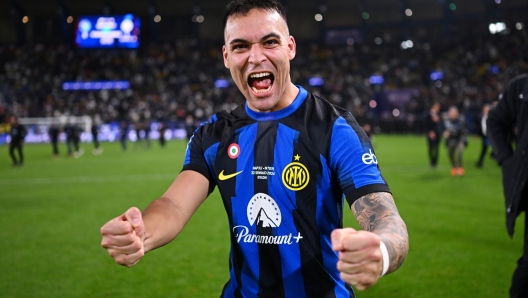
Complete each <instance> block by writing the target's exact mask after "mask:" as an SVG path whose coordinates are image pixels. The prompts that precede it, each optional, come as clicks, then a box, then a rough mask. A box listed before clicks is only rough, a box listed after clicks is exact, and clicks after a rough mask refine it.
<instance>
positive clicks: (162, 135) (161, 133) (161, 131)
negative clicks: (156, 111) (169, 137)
mask: <svg viewBox="0 0 528 298" xmlns="http://www.w3.org/2000/svg"><path fill="white" fill-rule="evenodd" d="M166 130H167V126H166V125H165V122H163V121H160V122H159V130H158V131H159V143H160V145H161V148H164V147H165V142H166V140H165V131H166Z"/></svg>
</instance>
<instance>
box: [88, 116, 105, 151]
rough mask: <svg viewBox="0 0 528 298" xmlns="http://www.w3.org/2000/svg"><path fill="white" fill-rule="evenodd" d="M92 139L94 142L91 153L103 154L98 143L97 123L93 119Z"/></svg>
mask: <svg viewBox="0 0 528 298" xmlns="http://www.w3.org/2000/svg"><path fill="white" fill-rule="evenodd" d="M91 132H92V141H93V143H94V148H93V150H92V154H93V155H101V154H103V148H102V147H100V145H99V127H98V126H97V123H96V122H95V119H93V121H92V127H91Z"/></svg>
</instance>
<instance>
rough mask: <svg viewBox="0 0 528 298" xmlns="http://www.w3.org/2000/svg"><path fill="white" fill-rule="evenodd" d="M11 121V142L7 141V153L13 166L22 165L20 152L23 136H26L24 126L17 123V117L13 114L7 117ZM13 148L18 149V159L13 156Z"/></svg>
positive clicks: (22, 156) (22, 159) (22, 158)
mask: <svg viewBox="0 0 528 298" xmlns="http://www.w3.org/2000/svg"><path fill="white" fill-rule="evenodd" d="M9 121H10V123H11V131H10V133H9V135H10V136H11V142H10V143H9V155H10V156H11V160H12V161H13V166H19V167H21V166H23V165H24V153H23V152H22V145H23V144H24V138H25V137H26V128H25V127H24V125H21V124H19V123H18V119H17V118H16V117H15V116H11V118H9ZM15 150H17V151H18V160H17V158H16V156H15Z"/></svg>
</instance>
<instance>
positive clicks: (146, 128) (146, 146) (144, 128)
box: [142, 118, 150, 149]
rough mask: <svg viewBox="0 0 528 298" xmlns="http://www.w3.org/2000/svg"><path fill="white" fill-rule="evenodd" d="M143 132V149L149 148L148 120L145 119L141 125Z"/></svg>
mask: <svg viewBox="0 0 528 298" xmlns="http://www.w3.org/2000/svg"><path fill="white" fill-rule="evenodd" d="M142 126H143V131H144V132H145V144H144V147H145V148H147V149H148V148H150V120H149V119H148V118H145V120H144V121H143V123H142Z"/></svg>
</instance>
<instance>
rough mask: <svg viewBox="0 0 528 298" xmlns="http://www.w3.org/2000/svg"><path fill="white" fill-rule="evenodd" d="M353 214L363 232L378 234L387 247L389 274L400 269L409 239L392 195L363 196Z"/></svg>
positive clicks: (356, 204) (379, 193) (353, 207)
mask: <svg viewBox="0 0 528 298" xmlns="http://www.w3.org/2000/svg"><path fill="white" fill-rule="evenodd" d="M352 212H354V215H355V216H356V219H357V221H358V223H359V225H360V226H361V228H362V229H363V230H366V231H369V232H373V233H376V234H378V235H379V236H380V238H381V240H382V241H383V243H385V245H386V246H387V250H388V251H389V256H390V260H391V262H390V264H389V272H392V271H394V270H396V269H398V268H399V267H400V266H401V264H402V263H403V261H404V260H405V258H406V257H407V252H408V251H409V237H408V234H407V226H406V225H405V222H403V220H402V218H401V217H400V214H399V213H398V209H397V208H396V204H395V203H394V200H393V199H392V195H391V194H390V193H386V192H377V193H372V194H368V195H366V196H363V197H361V198H359V199H358V200H356V201H355V202H354V204H352Z"/></svg>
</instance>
